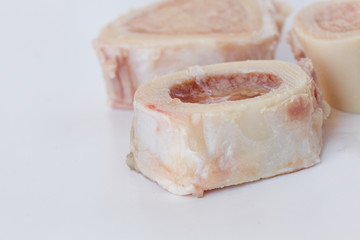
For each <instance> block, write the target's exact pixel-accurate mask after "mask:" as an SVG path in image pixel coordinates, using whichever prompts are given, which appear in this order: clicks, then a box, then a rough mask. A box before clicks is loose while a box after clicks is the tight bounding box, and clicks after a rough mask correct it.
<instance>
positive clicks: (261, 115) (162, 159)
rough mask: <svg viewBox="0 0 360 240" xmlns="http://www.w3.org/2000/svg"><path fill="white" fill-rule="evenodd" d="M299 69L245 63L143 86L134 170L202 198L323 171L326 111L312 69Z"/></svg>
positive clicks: (138, 102) (134, 132) (136, 118)
mask: <svg viewBox="0 0 360 240" xmlns="http://www.w3.org/2000/svg"><path fill="white" fill-rule="evenodd" d="M302 67H303V68H305V69H306V71H304V70H303V69H302V68H301V67H299V66H298V65H295V64H291V63H285V62H280V61H246V62H237V63H227V64H218V65H211V66H206V67H197V68H192V69H189V71H184V72H178V73H174V74H170V75H166V76H163V77H158V78H156V79H154V80H152V81H149V82H147V83H145V84H144V85H142V86H141V87H140V88H139V89H138V91H137V93H136V95H135V103H134V108H135V115H134V121H133V126H132V137H131V153H132V157H133V158H132V159H133V160H132V161H133V162H131V164H130V166H133V165H136V167H137V169H138V170H139V171H140V172H141V173H142V174H144V175H145V176H147V177H148V178H150V179H152V180H153V181H155V182H157V183H159V184H160V185H161V186H162V187H164V188H165V189H167V190H168V191H170V192H172V193H175V194H178V195H187V194H192V195H196V196H202V193H203V192H204V191H206V190H210V189H215V188H222V187H225V186H230V185H236V184H240V183H244V182H249V181H255V180H259V179H262V178H268V177H271V176H276V175H279V174H283V173H288V172H293V171H296V170H300V169H303V168H307V167H310V166H312V165H314V164H316V163H318V162H319V154H320V151H321V147H322V125H323V121H324V119H325V118H326V117H327V116H328V114H329V113H328V112H327V111H328V110H329V109H327V108H326V107H324V106H326V103H325V102H324V101H323V100H322V98H321V93H319V92H318V89H317V88H316V83H315V81H314V80H313V79H312V76H311V67H312V66H311V63H310V62H309V61H308V62H303V66H302ZM194 69H195V70H194ZM239 96H240V97H239Z"/></svg>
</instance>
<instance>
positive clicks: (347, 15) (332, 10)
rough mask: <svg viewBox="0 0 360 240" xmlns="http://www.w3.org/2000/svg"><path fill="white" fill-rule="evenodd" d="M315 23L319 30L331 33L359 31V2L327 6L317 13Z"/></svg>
mask: <svg viewBox="0 0 360 240" xmlns="http://www.w3.org/2000/svg"><path fill="white" fill-rule="evenodd" d="M315 21H316V23H317V24H318V26H319V27H320V28H322V29H323V30H326V31H331V32H350V31H356V30H360V2H342V3H333V4H330V5H328V6H327V7H326V8H325V9H321V10H319V11H318V12H317V14H316V17H315Z"/></svg>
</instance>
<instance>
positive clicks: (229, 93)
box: [169, 72, 283, 104]
mask: <svg viewBox="0 0 360 240" xmlns="http://www.w3.org/2000/svg"><path fill="white" fill-rule="evenodd" d="M282 82H283V81H282V79H281V78H279V77H278V76H276V75H274V74H271V73H258V72H252V73H237V74H228V75H213V76H205V77H197V78H196V77H194V78H193V79H190V80H188V81H185V82H183V83H181V84H177V85H174V86H172V87H171V88H170V91H169V94H170V97H171V98H173V99H175V98H177V99H179V100H180V101H182V102H184V103H200V104H211V103H219V102H224V101H238V100H243V99H248V98H253V97H258V96H262V95H264V94H266V93H268V92H270V91H271V90H273V89H277V88H278V87H279V86H280V85H281V84H282Z"/></svg>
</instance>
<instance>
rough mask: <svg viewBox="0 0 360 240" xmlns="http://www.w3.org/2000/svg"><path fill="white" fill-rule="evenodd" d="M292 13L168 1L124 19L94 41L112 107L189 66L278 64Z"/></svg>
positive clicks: (260, 1)
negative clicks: (143, 86)
mask: <svg viewBox="0 0 360 240" xmlns="http://www.w3.org/2000/svg"><path fill="white" fill-rule="evenodd" d="M288 13H289V7H288V5H287V4H285V3H284V2H283V1H282V0H221V1H218V0H166V1H162V2H160V3H157V4H153V5H150V6H148V7H146V8H143V9H140V10H136V11H132V12H130V13H128V14H126V15H123V16H121V17H119V18H118V19H117V20H115V21H114V22H112V23H110V24H109V25H108V26H106V27H105V28H104V29H103V30H102V31H101V33H100V35H99V36H98V38H97V39H95V41H94V48H95V50H96V52H97V55H98V57H99V60H100V63H101V66H102V70H103V74H104V78H105V82H106V87H107V92H108V99H109V103H110V105H112V106H113V107H120V108H131V107H132V102H133V95H134V92H135V90H136V89H137V88H138V86H139V85H140V84H142V83H144V82H145V81H147V80H150V79H152V78H153V77H155V76H158V75H163V74H167V73H171V72H174V71H180V70H184V69H186V68H187V67H189V66H193V65H207V64H213V63H221V62H229V61H239V60H246V59H272V58H273V57H274V53H275V50H276V46H277V43H278V40H279V35H280V31H281V28H282V24H283V22H284V20H285V18H286V16H287V15H288Z"/></svg>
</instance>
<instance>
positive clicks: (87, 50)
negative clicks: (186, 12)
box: [0, 0, 360, 240]
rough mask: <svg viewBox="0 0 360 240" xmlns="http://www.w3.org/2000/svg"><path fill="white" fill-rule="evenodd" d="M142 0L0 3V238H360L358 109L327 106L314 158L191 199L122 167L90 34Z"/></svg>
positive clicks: (123, 121)
mask: <svg viewBox="0 0 360 240" xmlns="http://www.w3.org/2000/svg"><path fill="white" fill-rule="evenodd" d="M148 2H152V1H151V0H147V1H141V0H132V1H130V0H129V1H124V0H117V1H115V0H102V1H89V0H88V1H85V0H84V1H81V0H77V1H75V0H62V1H59V0H58V1H45V0H32V1H29V0H17V1H4V0H1V2H0V31H1V32H0V239H1V240H11V239H26V240H27V239H36V240H41V239H76V240H79V239H86V240H91V239H205V238H206V239H347V240H348V239H360V174H359V173H360V150H359V149H360V115H351V114H345V113H341V112H338V111H333V114H332V116H331V118H330V119H329V121H328V122H327V123H326V133H325V146H324V149H323V153H322V156H321V157H322V163H321V164H319V165H317V166H315V167H313V168H310V169H307V170H303V171H300V172H296V173H294V174H289V175H283V176H279V177H275V178H271V179H268V180H263V181H259V182H255V183H249V184H244V185H241V186H237V187H231V188H226V189H223V190H216V191H210V192H208V193H206V195H205V197H204V198H201V199H197V198H195V197H179V196H175V195H172V194H170V193H168V192H166V191H164V190H163V189H161V188H160V187H159V186H157V185H156V184H155V183H153V182H151V181H149V180H147V179H145V178H144V177H143V176H141V175H139V174H137V173H135V172H133V171H130V170H129V168H128V167H127V166H126V164H125V156H126V154H127V153H128V148H129V131H130V124H131V118H132V112H131V111H122V110H114V109H111V108H110V107H108V106H107V104H106V94H105V87H104V83H103V80H102V75H101V72H100V67H99V64H98V62H97V58H96V56H95V54H94V51H93V50H92V47H91V40H92V39H93V38H95V37H96V35H97V34H98V32H99V30H100V28H101V27H102V26H104V25H105V24H106V23H108V22H109V21H111V20H113V19H114V18H116V17H117V16H118V15H119V14H121V13H124V12H126V11H127V10H129V9H130V8H134V7H138V6H142V5H144V4H146V3H148ZM290 2H291V4H292V5H293V7H294V8H295V9H296V8H299V7H302V6H305V5H307V4H309V3H310V2H312V1H309V0H307V1H305V0H304V1H297V0H293V1H290ZM289 26H291V20H290V19H289V21H288V22H287V24H286V29H288V28H289ZM284 37H285V36H283V39H282V42H281V45H280V47H279V50H278V54H277V58H278V59H282V60H288V61H294V60H293V57H292V54H291V53H290V49H289V47H288V46H287V44H286V41H285V38H284Z"/></svg>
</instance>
